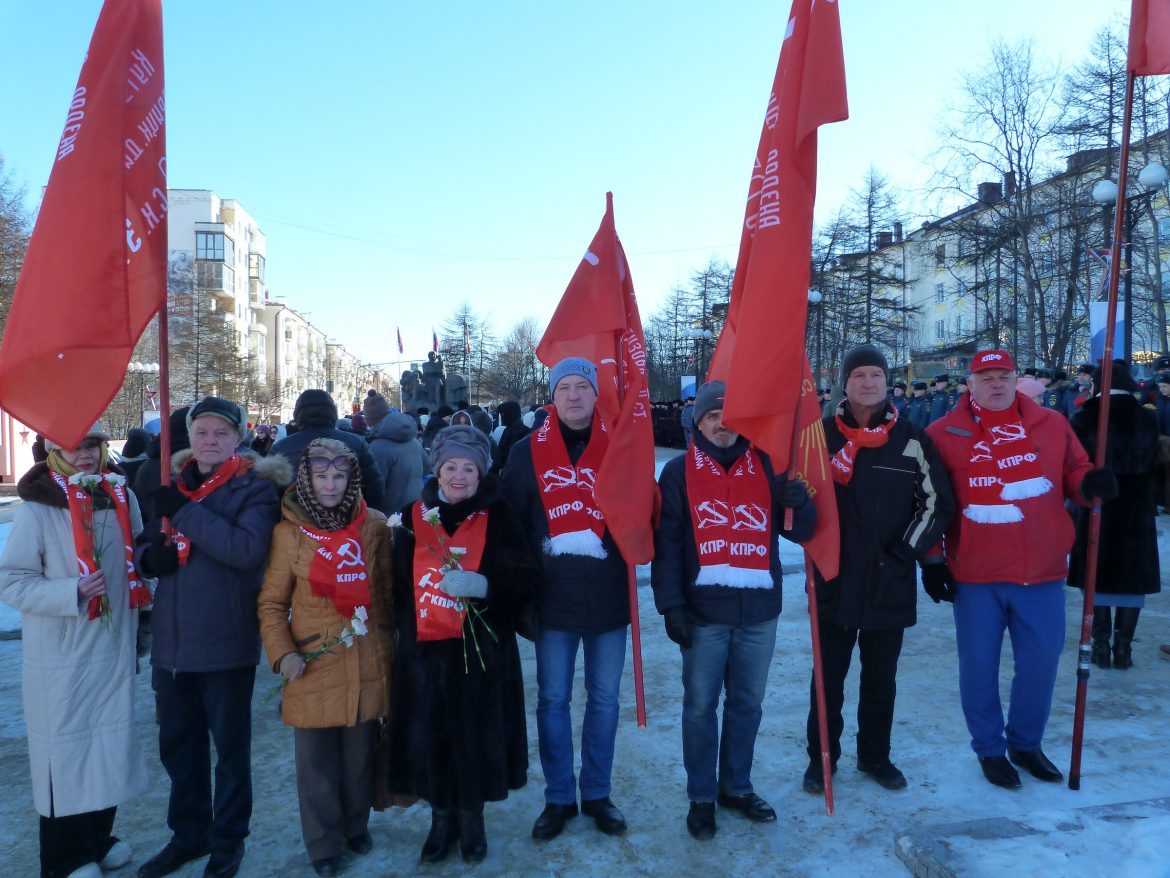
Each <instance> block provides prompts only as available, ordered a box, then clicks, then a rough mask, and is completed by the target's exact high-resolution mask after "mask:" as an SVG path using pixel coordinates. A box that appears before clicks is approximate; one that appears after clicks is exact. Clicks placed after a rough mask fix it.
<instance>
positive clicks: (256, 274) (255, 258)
mask: <svg viewBox="0 0 1170 878" xmlns="http://www.w3.org/2000/svg"><path fill="white" fill-rule="evenodd" d="M264 261H265V260H264V257H263V256H261V255H260V254H259V253H249V254H248V277H250V278H252V279H253V280H258V281H260V282H261V283H264Z"/></svg>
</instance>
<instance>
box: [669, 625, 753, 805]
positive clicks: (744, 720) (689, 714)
mask: <svg viewBox="0 0 1170 878" xmlns="http://www.w3.org/2000/svg"><path fill="white" fill-rule="evenodd" d="M775 648H776V620H775V619H769V620H767V621H766V622H757V623H756V624H754V625H745V626H743V627H735V626H733V625H698V624H696V625H695V626H694V631H693V633H692V635H691V648H690V649H684V650H682V660H683V667H682V679H683V714H682V738H683V765H684V766H685V767H686V770H687V797H688V798H689V799H690V800H691V801H692V802H714V801H715V796H716V793H717V792H718V791H719V790H722V791H723V792H725V793H727V794H728V795H732V796H743V795H746V794H747V793H750V792H752V759H753V757H754V755H755V749H756V733H757V732H759V730H760V718H761V717H762V716H763V715H764V711H763V709H762V708H761V707H760V705H761V703H762V702H763V700H764V687H765V686H766V685H767V682H768V667H769V666H770V665H771V663H772V653H773V651H774V650H775ZM724 689H725V690H726V696H725V698H724V701H723V734H722V735H720V734H719V728H718V724H717V722H716V718H715V711H716V710H717V709H718V707H719V693H720V692H721V691H723V690H724ZM716 754H718V768H719V777H718V780H716V776H715V769H716Z"/></svg>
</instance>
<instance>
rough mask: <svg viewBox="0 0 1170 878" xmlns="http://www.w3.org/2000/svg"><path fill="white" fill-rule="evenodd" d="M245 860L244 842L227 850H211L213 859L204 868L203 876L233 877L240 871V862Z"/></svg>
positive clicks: (204, 877)
mask: <svg viewBox="0 0 1170 878" xmlns="http://www.w3.org/2000/svg"><path fill="white" fill-rule="evenodd" d="M243 861H244V843H243V842H242V841H241V842H237V843H236V846H235V847H231V848H228V849H227V850H218V851H212V852H211V859H209V860H208V861H207V867H206V868H205V869H204V870H203V878H232V876H233V875H235V874H236V873H237V872H239V871H240V863H242V862H243Z"/></svg>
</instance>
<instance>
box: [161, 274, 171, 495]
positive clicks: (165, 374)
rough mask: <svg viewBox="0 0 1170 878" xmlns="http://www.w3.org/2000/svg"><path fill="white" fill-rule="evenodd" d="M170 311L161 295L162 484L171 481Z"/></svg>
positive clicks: (164, 484)
mask: <svg viewBox="0 0 1170 878" xmlns="http://www.w3.org/2000/svg"><path fill="white" fill-rule="evenodd" d="M169 314H170V311H169V309H168V307H167V297H166V295H164V296H163V304H162V307H161V308H159V309H158V404H159V409H160V411H159V415H160V416H161V417H160V418H159V437H158V438H159V449H160V450H159V458H158V460H159V468H158V469H159V476H160V478H161V480H162V484H163V486H167V485H170V483H171V333H170V327H169V326H168V317H169Z"/></svg>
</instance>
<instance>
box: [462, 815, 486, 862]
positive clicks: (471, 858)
mask: <svg viewBox="0 0 1170 878" xmlns="http://www.w3.org/2000/svg"><path fill="white" fill-rule="evenodd" d="M459 848H460V851H461V852H462V854H463V862H465V863H480V862H482V861H483V858H484V857H486V856H487V835H486V834H485V833H484V829H483V809H482V808H480V809H479V810H478V811H460V812H459Z"/></svg>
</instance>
